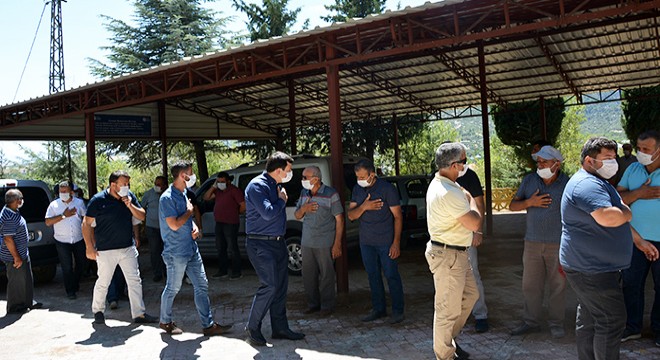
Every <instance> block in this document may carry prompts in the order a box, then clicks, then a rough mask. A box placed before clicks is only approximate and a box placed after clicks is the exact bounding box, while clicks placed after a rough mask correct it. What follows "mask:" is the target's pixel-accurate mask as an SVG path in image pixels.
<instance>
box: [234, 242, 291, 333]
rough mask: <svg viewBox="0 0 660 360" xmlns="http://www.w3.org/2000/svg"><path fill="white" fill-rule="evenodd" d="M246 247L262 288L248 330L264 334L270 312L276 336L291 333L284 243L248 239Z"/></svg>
mask: <svg viewBox="0 0 660 360" xmlns="http://www.w3.org/2000/svg"><path fill="white" fill-rule="evenodd" d="M245 247H246V250H247V253H248V257H249V258H250V262H251V263H252V266H254V270H255V271H256V272H257V276H258V277H259V282H260V283H261V286H259V289H257V293H256V294H254V300H253V301H252V307H251V308H250V316H249V317H248V323H247V328H248V329H250V330H251V331H261V323H262V322H263V319H264V317H265V316H266V312H270V324H271V328H272V330H273V333H274V334H275V333H284V332H286V331H288V330H289V321H288V320H287V317H286V293H287V289H288V287H289V273H288V258H289V254H288V252H287V249H286V243H285V242H284V241H275V240H256V239H250V238H249V236H248V238H247V239H246V240H245Z"/></svg>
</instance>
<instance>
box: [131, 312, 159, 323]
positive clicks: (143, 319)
mask: <svg viewBox="0 0 660 360" xmlns="http://www.w3.org/2000/svg"><path fill="white" fill-rule="evenodd" d="M133 322H134V323H136V324H155V323H157V322H159V321H158V319H157V318H156V317H154V316H151V315H149V314H147V313H144V314H143V315H142V316H138V317H136V318H135V319H133Z"/></svg>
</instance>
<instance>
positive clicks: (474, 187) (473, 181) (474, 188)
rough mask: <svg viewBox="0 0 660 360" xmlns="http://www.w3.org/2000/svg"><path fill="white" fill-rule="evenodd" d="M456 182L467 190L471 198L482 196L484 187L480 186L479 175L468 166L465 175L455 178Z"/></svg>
mask: <svg viewBox="0 0 660 360" xmlns="http://www.w3.org/2000/svg"><path fill="white" fill-rule="evenodd" d="M456 183H457V184H458V185H460V186H462V187H463V188H464V189H465V190H467V191H468V192H469V193H470V195H472V197H473V198H476V197H479V196H484V189H483V188H482V187H481V181H479V176H478V175H477V173H476V172H474V170H472V169H470V168H468V169H467V171H466V172H465V175H463V176H461V177H459V178H458V179H456Z"/></svg>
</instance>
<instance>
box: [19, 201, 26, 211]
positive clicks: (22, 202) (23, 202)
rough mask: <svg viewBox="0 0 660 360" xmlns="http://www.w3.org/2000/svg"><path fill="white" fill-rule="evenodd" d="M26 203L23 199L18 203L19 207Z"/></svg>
mask: <svg viewBox="0 0 660 360" xmlns="http://www.w3.org/2000/svg"><path fill="white" fill-rule="evenodd" d="M23 205H25V200H21V203H20V204H18V209H20V208H22V207H23Z"/></svg>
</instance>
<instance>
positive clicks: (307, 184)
mask: <svg viewBox="0 0 660 360" xmlns="http://www.w3.org/2000/svg"><path fill="white" fill-rule="evenodd" d="M301 183H302V187H303V189H306V190H312V188H313V187H314V185H312V182H311V181H309V180H303V181H301Z"/></svg>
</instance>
